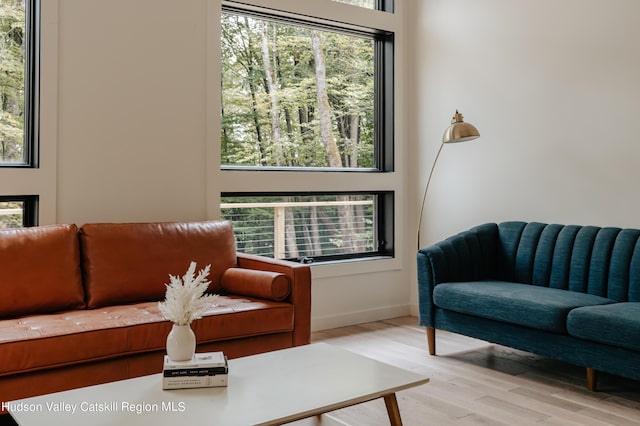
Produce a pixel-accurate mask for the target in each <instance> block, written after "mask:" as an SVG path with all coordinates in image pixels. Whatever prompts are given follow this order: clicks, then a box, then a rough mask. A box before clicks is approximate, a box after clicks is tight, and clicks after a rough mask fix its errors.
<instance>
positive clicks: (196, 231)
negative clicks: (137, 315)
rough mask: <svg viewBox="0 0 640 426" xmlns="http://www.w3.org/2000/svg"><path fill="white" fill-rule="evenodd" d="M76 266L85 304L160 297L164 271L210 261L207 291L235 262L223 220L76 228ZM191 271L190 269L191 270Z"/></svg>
mask: <svg viewBox="0 0 640 426" xmlns="http://www.w3.org/2000/svg"><path fill="white" fill-rule="evenodd" d="M80 242H81V248H82V269H83V273H84V284H85V289H86V293H87V305H88V307H89V308H97V307H101V306H110V305H118V304H123V303H136V302H145V301H154V300H160V299H163V298H164V296H165V292H166V287H165V284H167V283H169V275H175V276H180V277H181V276H183V275H184V274H185V272H186V271H187V269H188V268H189V265H190V263H191V262H192V261H193V262H196V263H197V268H196V269H197V271H199V270H201V269H203V268H205V267H206V266H207V265H211V271H210V273H209V277H208V279H209V280H210V281H211V284H210V286H209V291H211V292H218V291H219V290H220V285H221V284H220V280H221V276H222V274H223V273H224V271H225V270H226V269H227V268H231V267H234V266H236V264H237V257H236V246H235V237H234V235H233V228H232V227H231V223H230V222H228V221H205V222H189V223H120V224H113V223H94V224H86V225H83V226H82V228H81V229H80ZM197 271H196V272H197Z"/></svg>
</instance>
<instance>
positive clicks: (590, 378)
mask: <svg viewBox="0 0 640 426" xmlns="http://www.w3.org/2000/svg"><path fill="white" fill-rule="evenodd" d="M597 381H598V374H597V371H596V370H594V369H593V368H589V367H587V389H589V390H590V391H595V390H596V383H597Z"/></svg>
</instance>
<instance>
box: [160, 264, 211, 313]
mask: <svg viewBox="0 0 640 426" xmlns="http://www.w3.org/2000/svg"><path fill="white" fill-rule="evenodd" d="M210 269H211V265H207V267H206V268H204V269H202V270H200V272H199V273H198V276H196V277H195V278H194V274H195V270H196V262H191V265H190V266H189V269H188V270H187V272H186V273H185V274H184V276H183V277H182V279H180V277H176V276H173V275H169V279H170V284H165V285H166V287H167V293H166V296H165V301H164V302H158V309H160V312H162V315H164V317H165V318H166V319H168V320H169V321H171V322H173V323H174V324H178V325H188V324H191V322H192V321H193V320H196V319H199V318H202V315H203V314H204V312H205V311H206V310H207V309H208V308H209V307H211V305H212V303H213V302H215V300H216V299H217V298H218V295H217V294H204V293H205V291H207V288H209V284H210V283H211V281H209V280H207V276H208V275H209V270H210Z"/></svg>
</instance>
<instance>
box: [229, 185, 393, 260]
mask: <svg viewBox="0 0 640 426" xmlns="http://www.w3.org/2000/svg"><path fill="white" fill-rule="evenodd" d="M392 197H393V194H392V193H390V192H387V193H385V192H379V193H340V194H307V195H298V194H278V195H271V194H264V193H262V194H255V196H251V194H246V193H245V194H241V195H235V194H224V196H223V198H222V205H221V207H222V217H223V218H224V219H228V220H231V221H232V222H233V223H234V231H235V233H236V240H237V246H238V250H240V251H241V252H243V253H250V254H258V255H262V256H268V257H275V258H277V259H288V260H297V261H301V262H305V263H311V262H315V261H317V260H334V259H348V258H352V257H367V256H380V255H390V254H391V253H392V246H391V243H392V241H393V239H392V237H391V236H390V235H386V234H387V232H388V231H386V230H389V229H392V228H391V226H388V223H392V222H393V220H392V217H391V216H392V215H393V210H392V209H389V208H388V206H391V205H393V203H392V201H393V200H392V199H391V198H392ZM345 218H346V219H347V220H345Z"/></svg>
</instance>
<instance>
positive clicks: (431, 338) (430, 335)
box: [427, 327, 436, 355]
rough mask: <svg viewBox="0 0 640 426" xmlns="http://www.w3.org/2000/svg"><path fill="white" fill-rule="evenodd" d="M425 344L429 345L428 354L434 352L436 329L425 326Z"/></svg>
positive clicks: (433, 353)
mask: <svg viewBox="0 0 640 426" xmlns="http://www.w3.org/2000/svg"><path fill="white" fill-rule="evenodd" d="M427 345H428V346H429V355H435V354H436V329H435V328H431V327H427Z"/></svg>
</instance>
